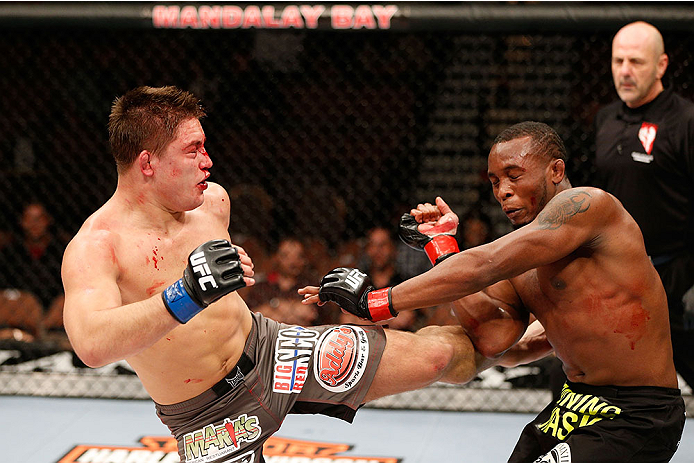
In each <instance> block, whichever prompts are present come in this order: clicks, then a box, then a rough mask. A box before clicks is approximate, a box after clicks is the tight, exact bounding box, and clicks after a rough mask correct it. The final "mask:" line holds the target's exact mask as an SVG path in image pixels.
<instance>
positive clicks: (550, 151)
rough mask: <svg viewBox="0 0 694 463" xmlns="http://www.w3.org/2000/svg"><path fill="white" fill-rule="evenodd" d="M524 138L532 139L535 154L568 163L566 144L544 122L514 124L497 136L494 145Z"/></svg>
mask: <svg viewBox="0 0 694 463" xmlns="http://www.w3.org/2000/svg"><path fill="white" fill-rule="evenodd" d="M524 137H530V138H531V139H532V140H533V142H534V144H535V148H536V150H535V151H534V154H537V155H540V156H544V157H546V158H547V160H548V161H549V160H552V159H561V160H562V161H564V162H566V159H567V154H566V147H565V146H564V142H563V141H562V139H561V137H560V136H559V134H558V133H557V132H556V131H555V130H554V129H553V128H552V127H550V126H548V125H547V124H544V123H542V122H535V121H525V122H519V123H518V124H514V125H512V126H511V127H508V128H507V129H505V130H504V131H503V132H501V133H500V134H499V135H497V137H496V138H495V139H494V145H496V144H498V143H504V142H507V141H511V140H515V139H517V138H524Z"/></svg>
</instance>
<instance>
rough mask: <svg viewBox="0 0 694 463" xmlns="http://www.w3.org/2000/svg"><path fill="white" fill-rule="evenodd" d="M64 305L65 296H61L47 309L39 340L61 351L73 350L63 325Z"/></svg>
mask: <svg viewBox="0 0 694 463" xmlns="http://www.w3.org/2000/svg"><path fill="white" fill-rule="evenodd" d="M64 304H65V295H63V294H61V295H60V296H58V297H56V298H55V299H54V300H53V302H52V303H51V305H50V306H49V307H48V312H47V313H46V315H45V317H44V318H43V327H42V328H43V335H42V338H41V340H42V341H46V342H50V343H53V344H54V345H56V346H57V347H59V348H60V349H62V350H73V349H72V345H71V344H70V340H69V339H68V338H67V333H65V326H64V325H63V305H64Z"/></svg>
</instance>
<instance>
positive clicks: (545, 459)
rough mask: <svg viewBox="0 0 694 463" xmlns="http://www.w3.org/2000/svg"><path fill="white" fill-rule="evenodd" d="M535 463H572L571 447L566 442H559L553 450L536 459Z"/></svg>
mask: <svg viewBox="0 0 694 463" xmlns="http://www.w3.org/2000/svg"><path fill="white" fill-rule="evenodd" d="M535 463H571V448H570V447H569V444H567V443H566V442H562V443H561V444H557V445H556V446H555V447H554V448H553V449H552V450H550V451H549V452H547V453H546V454H545V455H543V456H541V457H540V458H538V459H537V460H535Z"/></svg>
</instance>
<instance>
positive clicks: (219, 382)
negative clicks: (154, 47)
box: [62, 87, 481, 463]
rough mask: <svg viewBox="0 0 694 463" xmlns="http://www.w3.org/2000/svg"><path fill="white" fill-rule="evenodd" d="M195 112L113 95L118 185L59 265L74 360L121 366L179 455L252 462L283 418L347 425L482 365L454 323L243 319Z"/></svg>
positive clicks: (156, 95) (136, 95)
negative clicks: (376, 405)
mask: <svg viewBox="0 0 694 463" xmlns="http://www.w3.org/2000/svg"><path fill="white" fill-rule="evenodd" d="M203 116H204V112H203V109H202V107H201V106H200V103H199V101H198V99H197V98H195V97H194V96H193V95H191V94H190V93H188V92H185V91H182V90H180V89H177V88H175V87H163V88H150V87H140V88H137V89H134V90H132V91H130V92H128V93H126V94H125V95H124V96H122V97H121V98H118V99H117V100H116V101H115V103H114V105H113V108H112V112H111V115H110V119H109V135H110V143H111V148H112V151H113V155H114V158H115V160H116V164H117V169H118V185H117V188H116V191H115V193H114V194H113V196H112V197H111V198H110V199H109V200H108V201H107V202H106V203H105V204H104V205H103V206H102V207H101V208H100V209H98V210H97V211H96V212H95V213H94V214H92V215H91V216H90V217H89V218H88V219H87V220H86V221H85V223H84V224H83V226H82V227H81V229H80V230H79V232H78V233H77V234H76V236H75V237H74V238H73V240H72V241H71V242H70V244H69V246H68V248H67V250H66V252H65V255H64V259H63V267H62V277H63V284H64V288H65V309H64V320H65V328H66V331H67V333H68V335H69V338H70V341H71V343H72V345H73V347H74V349H75V352H76V353H77V355H79V357H80V358H81V359H82V360H83V361H84V362H85V363H86V364H87V365H89V366H92V367H98V366H101V365H105V364H108V363H110V362H113V361H116V360H119V359H126V360H127V361H128V363H129V364H130V365H131V366H132V367H133V369H134V370H135V371H136V372H137V375H138V376H139V378H140V380H141V381H142V384H143V385H144V387H145V389H146V390H147V392H148V393H149V395H150V396H151V397H152V399H153V400H154V401H155V402H156V410H157V413H158V415H159V417H160V418H161V420H162V422H163V423H165V424H166V425H167V426H168V427H169V428H170V430H171V432H172V433H173V435H174V436H175V437H176V439H177V441H178V451H179V455H180V458H181V461H184V462H203V461H204V462H206V463H209V462H222V461H223V462H238V463H241V462H245V463H251V462H262V461H263V457H262V446H263V442H264V441H265V440H266V439H267V438H268V437H269V436H270V435H272V434H273V433H274V432H275V431H276V430H277V429H278V428H279V427H280V425H281V423H282V421H283V419H284V417H285V416H286V415H287V414H288V413H322V414H326V415H330V416H335V417H338V418H341V419H343V420H346V421H350V422H351V421H352V419H353V417H354V414H355V413H356V410H357V409H358V408H359V407H360V406H361V405H362V404H363V403H364V402H366V401H369V400H373V399H376V398H378V397H382V396H385V395H389V394H394V393H397V392H402V391H406V390H411V389H416V388H421V387H424V386H426V385H428V384H430V383H432V382H434V381H449V382H455V383H459V382H466V381H469V380H470V379H472V378H473V377H474V376H475V369H476V367H477V366H476V364H475V360H476V359H480V358H481V357H479V356H476V355H475V353H474V349H473V348H472V345H471V343H470V342H469V339H468V337H467V336H466V335H465V334H464V332H463V330H462V328H460V327H456V329H455V330H450V329H437V328H432V329H425V330H423V331H420V332H419V333H417V334H413V333H405V332H391V331H387V330H386V331H385V332H384V330H383V329H381V328H379V327H375V326H369V327H366V326H364V327H357V326H321V327H307V328H303V327H298V326H290V325H283V324H279V323H276V322H274V321H272V320H270V319H266V318H264V317H263V316H261V315H259V314H253V313H251V312H250V311H249V310H248V308H247V307H246V304H245V303H244V301H243V300H242V299H241V298H240V297H239V295H238V294H237V292H236V290H237V289H239V288H241V287H243V286H244V285H252V284H253V283H254V280H253V263H252V261H251V259H250V258H249V257H248V256H247V255H246V253H245V252H244V250H243V249H241V248H239V247H235V246H232V245H231V244H230V243H229V232H228V228H229V213H230V204H229V197H228V195H227V193H226V191H225V190H224V189H223V188H222V187H221V186H219V185H216V184H214V183H208V181H207V180H208V177H209V176H210V172H209V169H210V168H211V167H212V161H211V160H210V157H209V155H208V154H207V152H206V151H205V133H204V131H203V129H202V126H201V124H200V119H201V118H202V117H203ZM249 206H250V205H249ZM449 328H450V327H449Z"/></svg>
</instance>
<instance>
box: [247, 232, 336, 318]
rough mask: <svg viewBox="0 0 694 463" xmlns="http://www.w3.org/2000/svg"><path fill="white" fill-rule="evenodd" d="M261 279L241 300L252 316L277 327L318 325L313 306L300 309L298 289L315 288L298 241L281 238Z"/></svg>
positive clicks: (314, 277) (301, 297)
mask: <svg viewBox="0 0 694 463" xmlns="http://www.w3.org/2000/svg"><path fill="white" fill-rule="evenodd" d="M268 268H269V269H271V270H269V271H268V273H267V274H266V276H265V278H262V275H259V276H258V278H257V279H256V284H255V285H254V286H252V287H250V288H248V290H247V292H246V294H245V300H246V304H247V305H248V307H249V308H250V309H251V310H253V311H254V312H260V313H262V314H263V315H265V316H266V317H269V318H272V319H273V320H276V321H278V322H281V323H288V324H299V325H315V324H317V323H322V319H321V317H320V314H319V312H318V309H317V307H316V306H314V305H303V304H301V300H302V299H303V296H300V295H299V294H298V293H297V290H298V289H299V288H302V287H304V286H307V285H315V284H316V283H317V282H318V281H319V277H318V276H316V275H314V274H313V273H312V272H311V270H310V268H309V266H308V259H307V258H306V250H305V248H304V244H303V243H302V242H301V241H300V240H299V239H298V238H292V237H288V238H283V239H282V240H281V241H280V242H279V244H278V246H277V250H276V251H275V252H274V254H273V255H272V257H271V260H270V265H269V266H268Z"/></svg>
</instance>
